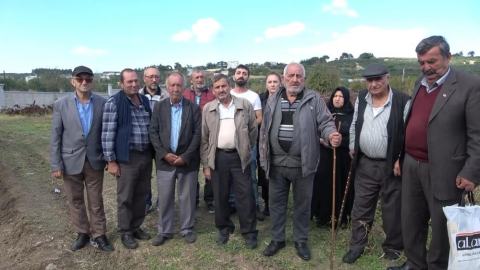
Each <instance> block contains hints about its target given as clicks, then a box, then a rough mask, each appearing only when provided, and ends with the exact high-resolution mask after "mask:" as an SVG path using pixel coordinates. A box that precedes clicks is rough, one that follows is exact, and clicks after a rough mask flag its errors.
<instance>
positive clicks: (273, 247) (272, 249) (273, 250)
mask: <svg viewBox="0 0 480 270" xmlns="http://www.w3.org/2000/svg"><path fill="white" fill-rule="evenodd" d="M284 247H285V241H281V242H277V241H270V244H268V246H267V247H266V248H265V250H263V255H265V256H273V255H275V254H277V252H278V251H279V250H280V249H282V248H284Z"/></svg>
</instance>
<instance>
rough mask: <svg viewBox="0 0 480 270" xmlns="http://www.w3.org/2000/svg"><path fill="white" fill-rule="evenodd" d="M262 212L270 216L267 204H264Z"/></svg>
mask: <svg viewBox="0 0 480 270" xmlns="http://www.w3.org/2000/svg"><path fill="white" fill-rule="evenodd" d="M262 214H263V215H264V216H266V217H269V216H270V209H269V208H268V204H267V205H265V208H263V211H262Z"/></svg>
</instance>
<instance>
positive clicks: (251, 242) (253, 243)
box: [245, 237, 258, 249]
mask: <svg viewBox="0 0 480 270" xmlns="http://www.w3.org/2000/svg"><path fill="white" fill-rule="evenodd" d="M257 246H258V241H257V238H256V237H251V238H245V247H247V248H248V249H255V248H257Z"/></svg>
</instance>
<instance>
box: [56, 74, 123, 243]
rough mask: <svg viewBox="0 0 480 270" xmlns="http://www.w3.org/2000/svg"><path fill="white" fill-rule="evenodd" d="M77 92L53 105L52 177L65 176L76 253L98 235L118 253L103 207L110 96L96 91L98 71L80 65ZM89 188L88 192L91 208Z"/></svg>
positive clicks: (75, 82)
mask: <svg viewBox="0 0 480 270" xmlns="http://www.w3.org/2000/svg"><path fill="white" fill-rule="evenodd" d="M71 83H72V85H73V86H74V87H75V92H74V93H73V94H71V95H69V96H66V97H64V98H62V99H59V100H57V101H55V103H54V106H53V122H52V136H51V142H50V162H51V171H52V175H53V176H54V177H56V178H63V181H64V187H65V193H66V194H67V199H68V205H69V207H70V215H71V219H72V223H73V225H74V227H75V230H76V231H77V233H78V235H77V239H76V240H75V241H74V242H73V244H72V246H71V250H72V251H76V250H78V249H81V248H83V247H84V246H85V245H86V244H87V243H88V242H89V240H90V237H91V238H92V240H93V241H92V242H94V243H95V246H97V247H98V248H99V249H100V250H104V251H113V247H112V246H111V245H110V243H109V242H108V240H107V237H106V236H105V233H106V231H107V227H106V223H107V222H106V218H105V212H104V208H103V196H102V191H103V168H105V161H103V153H102V142H101V134H102V114H103V107H104V105H105V102H106V100H105V99H104V98H103V97H101V96H98V95H95V94H93V93H92V87H93V72H92V70H91V69H89V68H88V67H84V66H78V67H76V68H75V69H74V70H73V74H72V81H71ZM84 189H86V190H87V199H88V212H89V214H90V220H89V219H88V216H87V210H86V207H85V198H84Z"/></svg>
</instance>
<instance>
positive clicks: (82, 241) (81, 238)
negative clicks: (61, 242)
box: [70, 233, 90, 251]
mask: <svg viewBox="0 0 480 270" xmlns="http://www.w3.org/2000/svg"><path fill="white" fill-rule="evenodd" d="M88 242H90V235H88V234H86V233H79V234H77V239H75V241H73V243H72V246H71V247H70V249H71V250H72V251H76V250H79V249H81V248H83V247H85V245H86V244H87V243H88Z"/></svg>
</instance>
